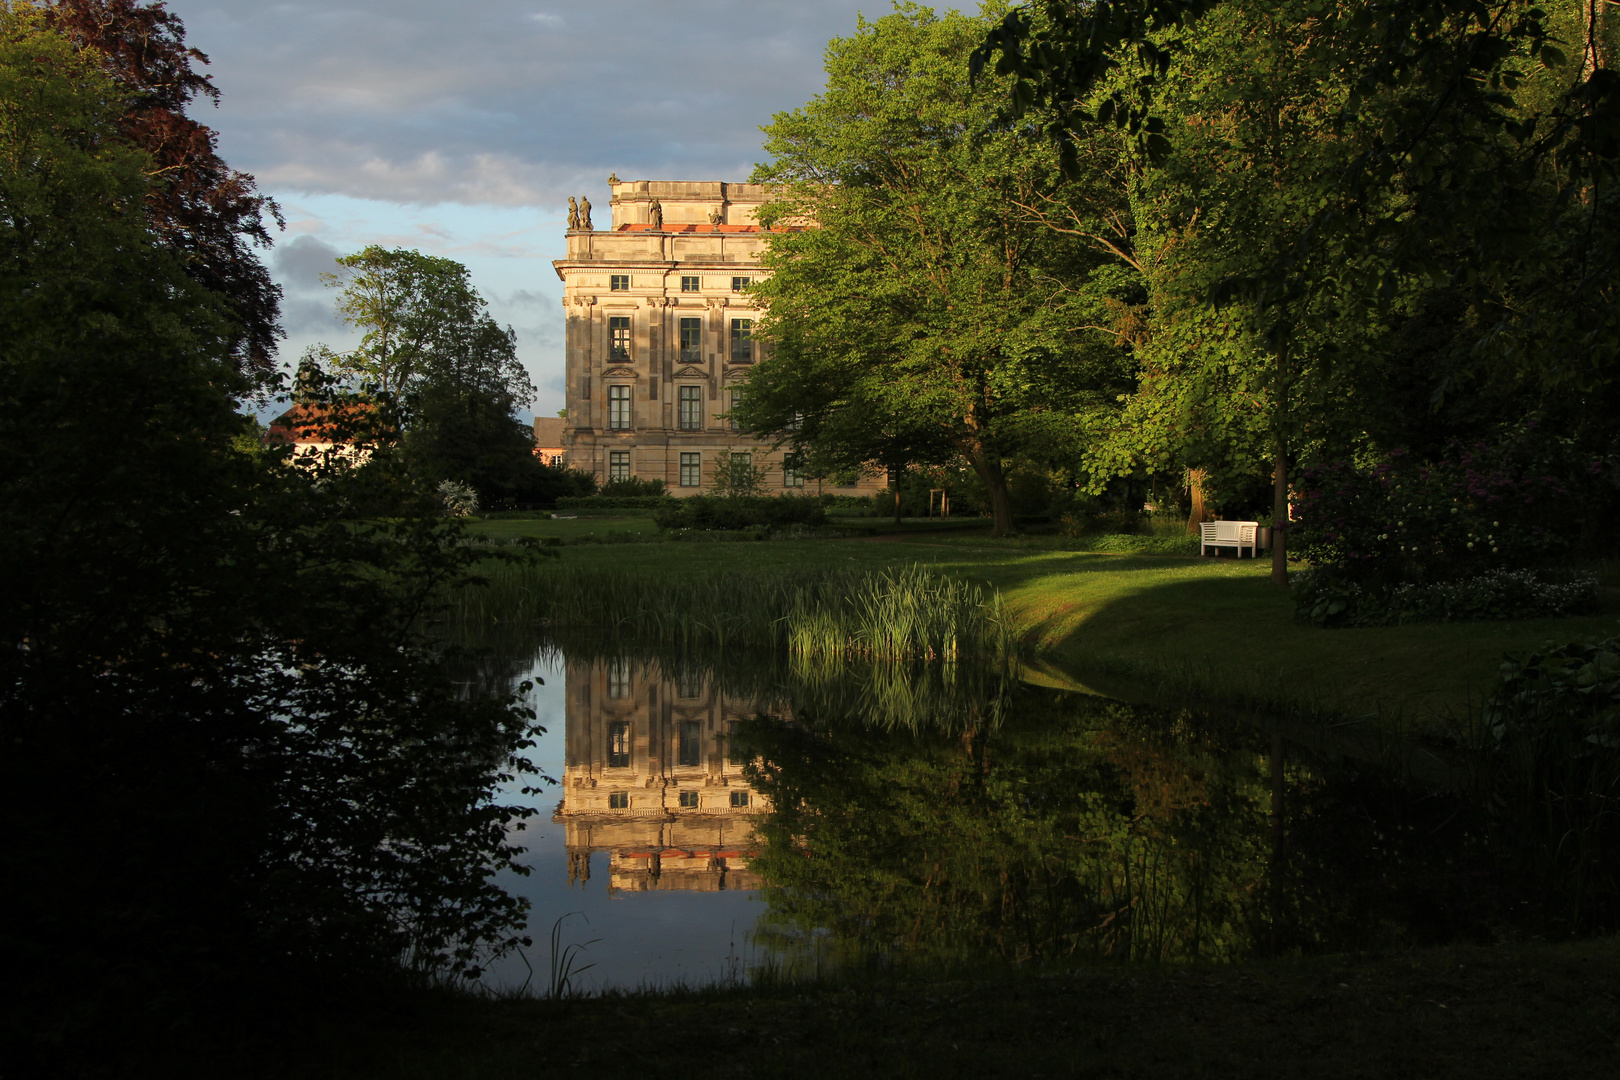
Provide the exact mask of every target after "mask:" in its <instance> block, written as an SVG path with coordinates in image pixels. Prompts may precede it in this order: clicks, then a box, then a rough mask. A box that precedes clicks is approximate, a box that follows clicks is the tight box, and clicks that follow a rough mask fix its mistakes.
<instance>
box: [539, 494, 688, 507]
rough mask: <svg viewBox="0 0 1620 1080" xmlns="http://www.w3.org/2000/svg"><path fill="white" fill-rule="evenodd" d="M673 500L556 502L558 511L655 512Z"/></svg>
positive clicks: (623, 498)
mask: <svg viewBox="0 0 1620 1080" xmlns="http://www.w3.org/2000/svg"><path fill="white" fill-rule="evenodd" d="M674 501H675V500H674V499H673V498H671V497H670V496H668V495H625V496H620V497H615V496H611V495H586V496H583V497H576V498H563V499H558V500H557V509H559V510H656V509H658V508H659V507H661V506H668V505H669V504H670V503H672V502H674Z"/></svg>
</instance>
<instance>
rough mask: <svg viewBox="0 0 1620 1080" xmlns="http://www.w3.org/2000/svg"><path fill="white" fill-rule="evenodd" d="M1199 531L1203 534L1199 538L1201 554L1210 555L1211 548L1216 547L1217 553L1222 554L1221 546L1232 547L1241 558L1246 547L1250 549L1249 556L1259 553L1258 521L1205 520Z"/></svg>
mask: <svg viewBox="0 0 1620 1080" xmlns="http://www.w3.org/2000/svg"><path fill="white" fill-rule="evenodd" d="M1198 531H1199V532H1200V533H1201V534H1202V535H1201V536H1200V538H1199V539H1200V543H1199V548H1198V554H1199V555H1208V554H1209V549H1210V548H1214V549H1215V551H1216V554H1220V549H1221V548H1231V549H1233V550H1234V551H1236V552H1237V557H1238V558H1240V559H1241V558H1243V549H1244V548H1248V549H1249V558H1251V559H1253V558H1256V557H1257V555H1258V552H1259V533H1260V523H1259V522H1258V521H1205V522H1202V523H1201V524H1200V525H1199V526H1198Z"/></svg>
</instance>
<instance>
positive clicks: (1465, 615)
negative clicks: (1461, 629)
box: [1291, 566, 1598, 627]
mask: <svg viewBox="0 0 1620 1080" xmlns="http://www.w3.org/2000/svg"><path fill="white" fill-rule="evenodd" d="M1291 590H1292V596H1293V600H1294V611H1295V613H1296V614H1297V615H1298V617H1299V618H1300V619H1301V620H1303V621H1305V622H1309V623H1312V624H1314V625H1316V626H1324V627H1341V626H1393V625H1398V624H1402V623H1415V622H1482V621H1487V620H1497V619H1544V618H1551V617H1557V616H1563V615H1588V614H1594V613H1596V612H1597V610H1598V597H1597V579H1596V578H1595V577H1592V576H1591V575H1589V574H1580V573H1568V572H1561V571H1556V570H1553V571H1547V570H1542V571H1535V570H1487V571H1484V572H1483V573H1479V574H1476V575H1474V576H1472V577H1462V578H1454V579H1449V580H1444V581H1431V582H1424V583H1409V584H1405V585H1396V586H1394V587H1393V588H1384V589H1378V588H1376V587H1373V586H1366V585H1362V584H1361V583H1360V582H1357V581H1356V580H1354V579H1352V578H1350V577H1347V576H1346V575H1345V574H1344V573H1343V572H1342V571H1341V570H1340V569H1339V568H1338V567H1335V566H1323V567H1312V568H1311V569H1309V570H1304V571H1301V572H1300V573H1298V574H1296V575H1295V576H1294V581H1293V583H1292V585H1291Z"/></svg>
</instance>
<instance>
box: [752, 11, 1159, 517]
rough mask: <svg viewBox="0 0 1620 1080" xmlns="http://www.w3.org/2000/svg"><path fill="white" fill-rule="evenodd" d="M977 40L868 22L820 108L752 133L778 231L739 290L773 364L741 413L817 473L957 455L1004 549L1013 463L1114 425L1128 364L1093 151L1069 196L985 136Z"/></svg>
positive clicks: (1045, 152)
mask: <svg viewBox="0 0 1620 1080" xmlns="http://www.w3.org/2000/svg"><path fill="white" fill-rule="evenodd" d="M987 26H988V23H987V21H986V20H985V19H984V18H979V17H969V16H964V15H961V14H958V13H955V12H949V13H944V14H939V15H936V14H935V13H934V12H932V11H930V10H928V9H925V8H921V7H917V6H914V5H906V6H903V7H902V8H901V9H899V10H898V11H897V12H896V13H895V14H893V15H890V16H887V17H885V18H882V19H878V20H876V21H874V22H867V21H865V20H862V21H861V22H860V23H859V25H858V28H857V32H856V33H855V34H854V35H853V36H851V37H847V38H841V39H837V40H834V41H833V42H831V43H830V44H829V46H828V49H827V89H826V90H825V92H823V93H822V94H821V95H820V96H818V97H817V98H816V99H814V100H813V101H811V102H810V103H809V104H808V105H806V106H805V107H804V108H802V109H799V110H796V111H795V112H792V113H784V114H780V115H778V116H776V117H775V118H774V119H773V120H772V122H771V124H770V125H768V126H767V127H766V129H765V131H766V150H767V151H768V152H769V153H770V154H771V156H772V159H773V160H772V161H771V162H769V163H768V164H765V165H762V166H760V167H759V168H758V169H757V170H756V171H755V176H754V179H755V180H757V181H760V182H765V183H770V184H773V185H777V189H778V192H779V197H778V199H777V200H776V201H775V202H774V203H773V204H772V205H770V206H768V207H767V208H766V210H765V216H766V217H768V218H771V219H772V220H774V221H778V222H782V223H784V224H787V225H789V226H790V228H788V229H787V230H786V231H776V232H773V234H772V236H771V242H770V250H769V253H768V254H767V256H766V257H765V259H764V260H763V265H764V266H766V267H767V268H768V269H770V270H771V271H772V276H771V277H770V278H768V279H766V280H764V281H762V282H758V283H756V285H755V286H754V291H755V293H756V294H757V295H758V296H759V297H760V298H761V299H763V300H764V302H765V303H766V304H768V305H769V313H768V317H767V318H766V319H765V320H764V321H763V323H762V326H761V327H760V330H759V333H760V335H761V336H762V337H763V338H764V339H765V340H767V341H768V342H769V343H770V353H769V354H768V355H767V356H766V358H765V359H764V360H762V361H761V362H760V363H759V364H758V365H756V367H755V369H754V371H753V372H752V373H751V375H750V378H749V383H748V387H749V392H748V397H747V398H746V399H745V401H744V402H743V404H742V405H741V406H740V407H739V408H738V409H736V410H734V411H735V412H736V414H737V416H738V418H739V420H740V421H741V423H742V424H743V426H744V427H745V428H746V429H748V430H751V431H754V432H757V433H761V434H766V435H771V436H774V437H776V438H779V439H781V440H782V441H784V442H790V443H792V444H793V446H794V447H795V448H796V449H797V450H799V451H800V452H802V453H804V454H805V455H806V464H807V468H808V469H809V470H810V471H811V472H813V473H818V474H831V473H834V472H836V471H838V470H840V469H850V468H872V467H877V468H894V467H899V466H903V465H907V464H916V463H937V462H944V461H947V460H950V459H951V458H954V457H956V456H958V455H960V456H961V457H962V458H963V459H965V460H966V461H967V462H969V463H970V464H971V466H972V468H973V470H974V471H975V472H976V473H977V474H978V476H979V478H980V480H981V482H982V483H983V485H984V487H985V490H986V493H987V498H988V502H989V504H990V509H991V510H992V512H993V515H994V519H995V524H996V528H997V530H998V531H1000V532H1006V531H1011V530H1012V529H1013V527H1014V525H1013V513H1014V510H1013V507H1012V505H1011V503H1010V502H1009V499H1008V494H1007V489H1006V479H1005V476H1004V472H1005V467H1006V462H1007V461H1008V460H1009V459H1011V458H1013V457H1015V456H1019V455H1025V456H1035V457H1040V458H1051V459H1055V460H1062V459H1064V458H1065V457H1067V456H1068V455H1070V454H1072V453H1073V452H1074V451H1075V449H1076V448H1077V447H1078V445H1080V443H1081V442H1082V441H1083V439H1084V435H1085V432H1086V430H1087V425H1088V424H1089V423H1092V422H1094V420H1095V418H1096V417H1098V416H1100V415H1107V414H1109V413H1111V412H1112V411H1113V410H1114V409H1115V408H1116V407H1117V406H1116V404H1115V399H1116V397H1117V395H1118V394H1119V393H1120V392H1122V391H1123V390H1125V389H1126V388H1127V386H1128V384H1127V382H1126V377H1127V374H1128V357H1129V354H1128V351H1127V350H1125V349H1123V348H1122V347H1121V346H1120V344H1119V340H1118V337H1117V335H1115V334H1114V333H1113V332H1112V331H1111V329H1110V326H1111V324H1112V319H1113V316H1112V311H1113V307H1112V306H1111V305H1116V306H1117V304H1118V302H1119V300H1120V298H1121V297H1125V296H1129V295H1130V294H1131V291H1132V290H1133V289H1134V288H1136V285H1135V284H1134V281H1133V278H1132V276H1131V273H1130V272H1129V270H1128V267H1127V268H1125V269H1122V267H1125V264H1123V263H1121V262H1120V260H1119V257H1118V255H1117V253H1116V251H1115V249H1114V248H1113V247H1111V246H1110V244H1111V243H1112V239H1113V238H1114V237H1115V235H1116V233H1117V230H1116V229H1115V228H1114V227H1113V226H1111V225H1109V224H1108V223H1107V222H1108V219H1109V217H1110V215H1111V214H1114V213H1115V212H1116V211H1117V210H1119V209H1120V208H1121V207H1122V205H1123V202H1122V199H1121V197H1120V193H1119V191H1118V190H1117V188H1115V189H1109V188H1108V187H1107V185H1106V184H1102V183H1100V180H1099V178H1100V177H1101V176H1102V175H1103V174H1104V173H1105V172H1106V171H1107V169H1108V168H1109V167H1110V164H1111V162H1112V159H1111V158H1110V157H1109V155H1108V154H1107V152H1106V148H1102V147H1099V148H1098V150H1099V154H1098V156H1097V157H1096V158H1095V159H1094V162H1093V164H1094V165H1095V168H1096V175H1095V176H1088V178H1087V180H1086V181H1084V182H1075V181H1071V180H1068V179H1066V178H1065V177H1064V176H1063V175H1062V173H1061V171H1060V169H1059V167H1058V156H1057V154H1056V152H1055V151H1054V150H1052V149H1051V148H1050V147H1047V146H1044V145H1041V144H1039V143H1034V142H1031V141H1030V140H1028V139H1026V138H1023V137H1022V136H1023V134H1025V133H1024V132H1019V131H1012V130H1006V129H1000V128H996V127H994V126H993V125H992V121H993V119H994V117H995V110H996V106H997V104H998V103H999V93H1000V88H999V87H980V88H977V89H976V88H975V87H973V86H972V85H971V84H970V82H969V79H968V77H967V70H966V61H967V56H968V53H969V52H970V51H971V50H972V48H973V46H974V45H975V44H976V43H977V42H978V41H979V40H980V39H981V38H982V36H983V34H984V32H985V30H986V28H987ZM801 221H802V222H809V221H813V222H815V225H816V227H815V228H810V229H802V230H798V229H793V228H791V226H792V225H793V224H794V223H796V222H801ZM1052 222H1061V223H1062V224H1063V225H1064V226H1065V227H1066V231H1064V232H1059V233H1055V232H1053V231H1051V230H1050V229H1049V225H1050V224H1051V223H1052ZM1116 223H1117V219H1116Z"/></svg>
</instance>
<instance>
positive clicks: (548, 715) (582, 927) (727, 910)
mask: <svg viewBox="0 0 1620 1080" xmlns="http://www.w3.org/2000/svg"><path fill="white" fill-rule="evenodd" d="M527 677H529V678H540V679H544V680H545V684H544V685H543V686H537V687H536V688H535V690H534V696H533V698H532V701H531V704H532V705H533V707H534V710H535V714H536V718H537V721H538V723H539V724H540V725H541V726H542V727H544V728H545V729H546V733H545V734H544V735H542V736H540V737H539V739H538V740H536V743H537V744H536V746H535V747H534V748H533V749H532V750H530V751H529V755H530V759H531V760H532V761H533V762H534V763H535V764H536V765H537V766H539V768H540V770H541V771H542V772H544V773H545V774H546V775H547V776H550V777H552V778H554V779H558V780H561V779H562V776H563V769H564V765H565V762H566V758H567V751H566V741H565V740H566V722H565V721H566V717H565V708H564V705H565V696H564V695H565V690H566V682H567V679H566V675H565V672H564V666H563V658H562V656H561V655H559V654H556V653H550V654H542V656H541V658H540V659H539V660H538V661H537V663H536V665H535V667H534V668H533V669H531V672H530V673H529V675H528V676H527ZM561 798H562V788H561V787H560V786H557V787H551V786H547V787H546V788H545V791H544V792H543V793H542V794H540V795H538V796H535V797H534V805H535V808H536V809H537V810H539V813H537V814H535V815H534V816H533V817H531V818H530V819H529V820H528V822H527V827H526V828H525V829H524V831H523V832H522V833H521V834H519V842H520V843H521V844H522V845H523V846H524V847H526V848H528V849H529V850H528V854H526V855H525V856H523V859H524V861H525V862H526V863H527V864H528V865H529V866H530V868H531V870H530V873H529V876H528V877H522V876H519V875H517V874H502V875H501V876H500V877H499V878H498V879H497V880H498V881H499V883H500V885H501V887H502V888H504V889H505V890H506V891H507V892H509V893H512V894H513V895H514V896H522V897H525V898H527V899H528V901H529V903H530V905H531V907H530V910H529V927H528V931H527V932H528V934H529V936H530V937H531V938H533V939H534V944H533V946H531V947H530V948H528V949H526V950H525V952H526V953H527V956H528V961H529V964H530V965H532V966H533V968H534V979H533V981H532V982H531V984H530V988H531V989H532V990H538V991H540V992H542V993H543V992H544V991H545V989H546V983H547V978H548V974H547V972H548V965H549V960H550V942H551V928H552V925H553V924H554V923H555V922H556V921H557V919H558V918H559V917H561V916H564V915H568V914H570V913H571V912H582V913H583V915H584V918H581V917H580V916H578V915H575V916H574V917H572V918H570V919H568V920H566V921H565V922H564V924H563V930H564V932H563V935H562V941H563V943H564V944H568V943H571V942H578V943H583V942H587V941H590V940H591V939H593V938H594V939H599V940H597V942H596V943H595V944H594V945H591V946H590V948H589V950H588V952H586V953H585V954H584V955H582V956H581V957H580V959H579V960H578V961H577V962H576V967H578V966H583V965H585V964H594V965H595V967H593V968H592V969H591V970H590V971H587V972H585V974H584V975H582V976H580V977H579V978H578V979H576V980H575V986H576V987H577V988H581V989H603V988H607V987H625V988H633V987H637V986H641V985H643V984H648V983H652V984H667V983H675V982H685V983H689V984H701V983H709V982H714V981H716V980H719V979H722V978H725V977H726V976H727V975H728V974H731V973H732V971H733V970H735V971H736V973H738V974H742V973H743V972H744V971H745V969H746V967H747V963H748V961H749V959H750V958H751V957H752V951H751V949H750V945H749V941H748V935H749V932H750V931H751V930H752V928H753V926H754V922H755V920H756V919H758V918H759V916H760V914H761V913H762V912H763V911H764V904H763V903H761V902H760V900H759V898H758V893H755V892H738V891H727V892H683V891H672V890H671V891H665V890H659V891H649V892H629V891H623V890H621V891H619V892H618V893H617V894H611V893H610V892H609V890H608V880H609V878H608V855H607V854H606V853H605V852H598V853H596V854H595V855H594V856H592V865H591V875H590V880H589V881H587V882H585V883H584V884H583V885H581V884H578V883H573V884H571V883H570V882H569V880H568V852H567V847H566V843H565V832H564V828H565V827H564V826H563V825H562V824H561V823H556V822H553V821H552V820H551V818H552V814H553V813H554V812H555V811H556V808H557V804H558V802H559V801H560V800H561ZM514 801H520V800H514ZM586 919H588V920H589V924H587V923H586ZM527 977H528V970H527V969H526V968H525V967H524V966H523V961H522V959H520V958H519V957H517V956H508V957H504V958H502V959H501V960H500V961H498V962H496V963H495V964H494V965H492V967H491V970H490V972H489V974H488V975H486V977H485V978H486V981H487V982H489V983H490V984H491V985H496V986H518V985H521V984H522V983H523V980H524V979H525V978H527Z"/></svg>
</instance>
